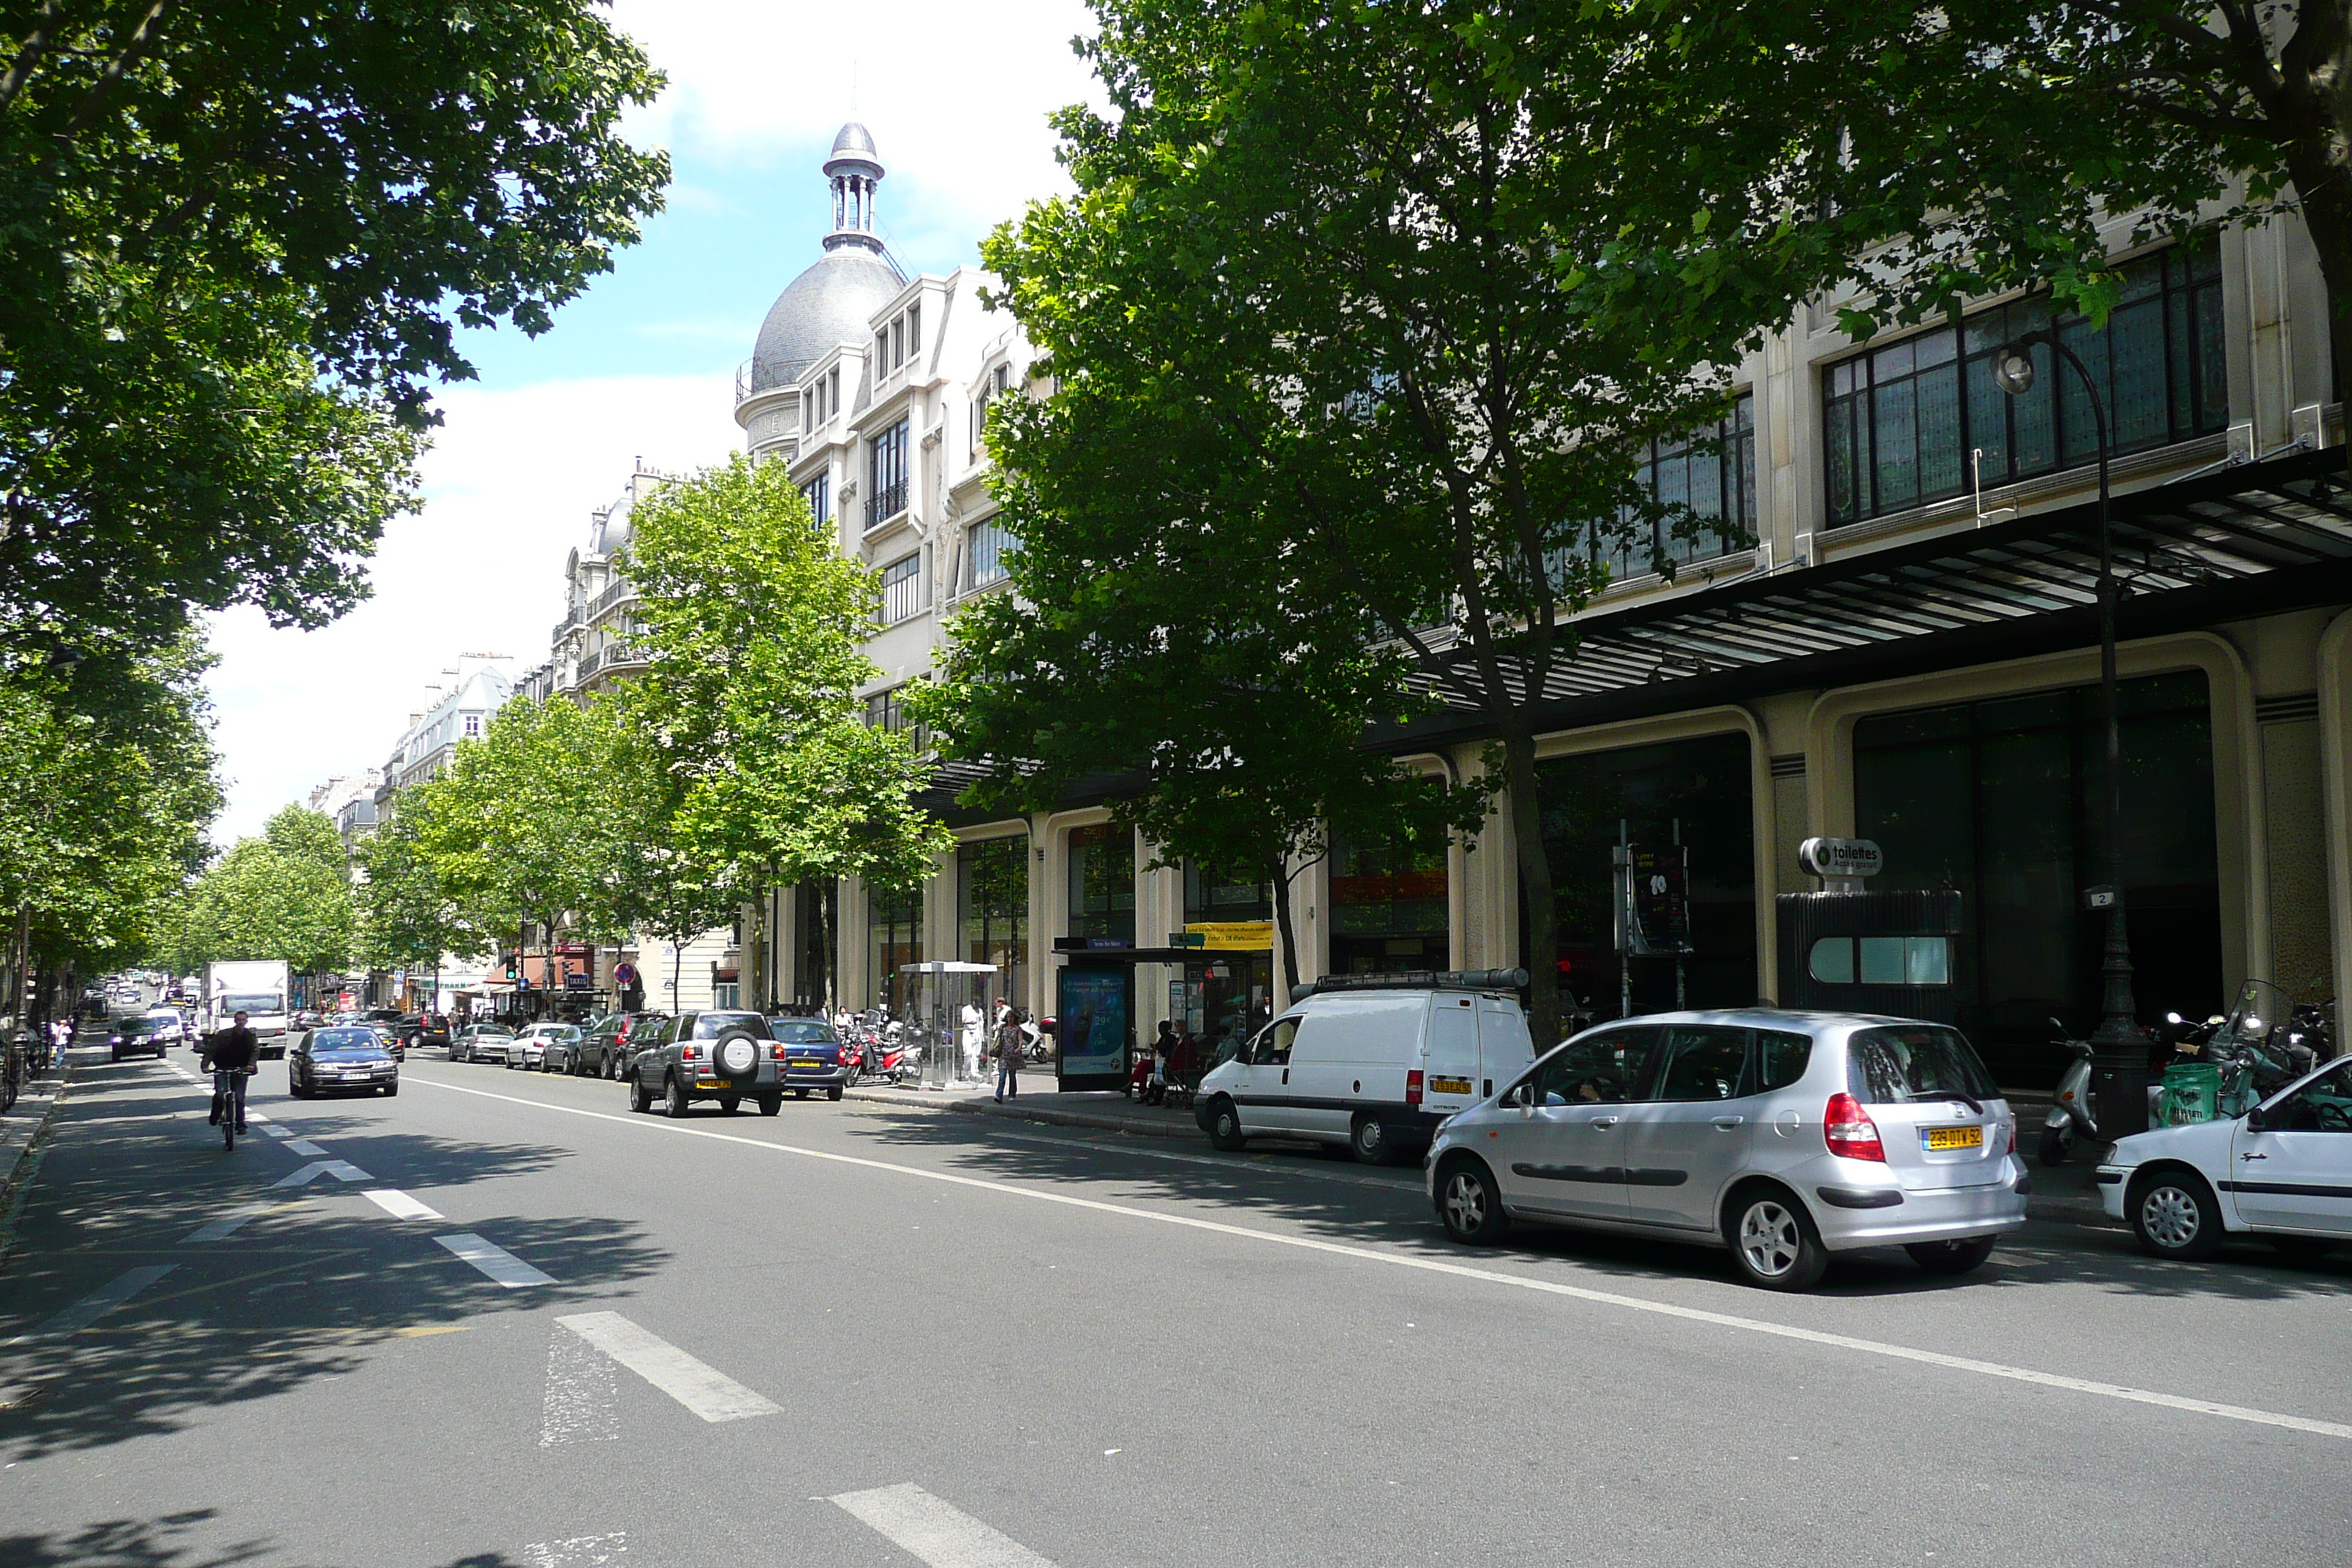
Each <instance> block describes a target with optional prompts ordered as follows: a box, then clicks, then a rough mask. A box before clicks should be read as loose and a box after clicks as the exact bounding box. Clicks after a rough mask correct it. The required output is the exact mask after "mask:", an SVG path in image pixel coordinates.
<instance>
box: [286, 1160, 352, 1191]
mask: <svg viewBox="0 0 2352 1568" xmlns="http://www.w3.org/2000/svg"><path fill="white" fill-rule="evenodd" d="M320 1176H332V1177H334V1178H335V1180H337V1181H339V1182H372V1181H373V1180H375V1178H374V1177H373V1176H371V1175H369V1174H368V1173H366V1172H365V1171H362V1170H361V1169H360V1168H359V1167H358V1166H357V1165H352V1164H348V1163H344V1162H343V1161H341V1160H313V1161H311V1162H310V1163H309V1164H307V1165H305V1166H303V1167H302V1168H301V1169H300V1170H299V1171H297V1172H295V1173H293V1174H292V1175H290V1176H288V1177H285V1178H284V1179H283V1180H280V1181H276V1182H272V1183H271V1184H270V1185H271V1186H274V1187H307V1186H309V1185H310V1184H311V1183H312V1182H315V1181H317V1180H318V1179H319V1178H320Z"/></svg>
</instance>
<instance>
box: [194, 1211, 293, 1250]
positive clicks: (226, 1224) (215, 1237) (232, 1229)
mask: <svg viewBox="0 0 2352 1568" xmlns="http://www.w3.org/2000/svg"><path fill="white" fill-rule="evenodd" d="M275 1206H276V1205H272V1204H240V1205H237V1206H236V1208H233V1209H231V1210H229V1211H228V1213H227V1214H226V1215H222V1216H221V1217H220V1218H219V1219H216V1220H214V1221H213V1222H212V1223H210V1224H209V1225H200V1226H196V1228H195V1229H194V1230H192V1231H190V1232H188V1234H187V1235H186V1236H184V1237H181V1245H182V1246H186V1245H188V1244H189V1243H191V1242H198V1241H219V1240H221V1239H223V1238H224V1237H229V1236H234V1235H235V1234H236V1232H237V1230H238V1229H239V1228H241V1227H242V1226H244V1224H245V1222H246V1221H247V1220H249V1219H251V1218H252V1217H253V1216H254V1215H264V1214H268V1212H269V1211H270V1210H271V1209H272V1208H273V1207H275Z"/></svg>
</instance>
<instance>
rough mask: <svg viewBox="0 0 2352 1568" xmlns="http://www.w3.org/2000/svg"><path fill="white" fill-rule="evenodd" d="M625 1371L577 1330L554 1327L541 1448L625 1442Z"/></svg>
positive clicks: (560, 1325)
mask: <svg viewBox="0 0 2352 1568" xmlns="http://www.w3.org/2000/svg"><path fill="white" fill-rule="evenodd" d="M620 1399H621V1388H620V1374H619V1373H618V1372H617V1371H616V1370H615V1368H614V1361H613V1358H612V1357H610V1356H608V1355H604V1354H602V1353H600V1352H598V1351H597V1350H596V1348H595V1347H594V1346H593V1345H591V1344H590V1343H589V1342H587V1341H586V1340H583V1339H582V1338H581V1337H580V1334H579V1331H577V1330H574V1329H572V1328H569V1327H567V1326H565V1325H562V1324H558V1325H556V1327H555V1328H553V1329H551V1331H549V1333H548V1338H547V1405H546V1409H545V1411H544V1413H543V1414H542V1415H541V1419H540V1426H539V1446H540V1447H542V1448H552V1447H556V1446H557V1445H559V1444H562V1443H616V1442H618V1441H620V1437H621V1405H620Z"/></svg>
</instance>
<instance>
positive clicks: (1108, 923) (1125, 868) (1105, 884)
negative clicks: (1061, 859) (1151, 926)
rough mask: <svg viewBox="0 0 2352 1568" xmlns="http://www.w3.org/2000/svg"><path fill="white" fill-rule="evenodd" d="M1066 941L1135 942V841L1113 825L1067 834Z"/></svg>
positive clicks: (1076, 830)
mask: <svg viewBox="0 0 2352 1568" xmlns="http://www.w3.org/2000/svg"><path fill="white" fill-rule="evenodd" d="M1066 934H1068V935H1070V936H1088V937H1105V938H1108V939H1111V940H1114V941H1118V942H1134V941H1135V835H1134V833H1133V832H1132V831H1131V830H1129V829H1128V828H1124V827H1120V826H1116V825H1115V824H1112V823H1108V822H1106V823H1102V824H1099V825H1097V826H1093V827H1073V828H1072V829H1070V926H1069V931H1067V933H1066Z"/></svg>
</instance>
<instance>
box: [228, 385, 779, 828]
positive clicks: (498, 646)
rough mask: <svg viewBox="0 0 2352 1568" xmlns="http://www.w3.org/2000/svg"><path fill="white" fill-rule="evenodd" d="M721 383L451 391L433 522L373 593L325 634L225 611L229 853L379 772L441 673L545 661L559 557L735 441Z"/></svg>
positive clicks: (393, 559)
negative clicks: (499, 661)
mask: <svg viewBox="0 0 2352 1568" xmlns="http://www.w3.org/2000/svg"><path fill="white" fill-rule="evenodd" d="M733 396H734V388H733V385H732V384H731V383H730V382H729V381H728V380H727V378H726V377H724V376H634V377H631V376H619V377H613V378H610V379H604V380H594V381H572V382H551V383H542V384H539V385H536V386H530V387H524V388H520V389H516V390H510V391H496V390H491V389H488V388H483V387H478V386H459V387H453V388H449V389H447V390H446V391H445V392H443V393H442V394H441V395H440V398H439V403H440V406H441V408H442V410H443V412H444V414H445V415H446V423H445V424H444V425H443V426H442V428H441V429H440V431H439V432H438V438H437V440H436V443H435V445H434V447H433V449H432V451H431V452H429V453H428V454H426V456H425V462H424V465H423V471H424V479H425V507H424V510H422V511H421V512H419V513H418V514H416V515H415V516H411V517H406V518H403V519H401V520H399V521H396V522H394V524H393V526H392V527H391V529H390V530H388V531H387V532H386V534H385V537H384V541H383V548H382V549H381V550H380V551H379V552H378V553H377V555H376V558H375V561H374V563H373V569H372V571H371V576H372V577H373V581H374V584H375V596H374V597H373V598H372V599H370V600H369V601H368V602H367V603H365V604H363V605H361V606H360V607H359V608H358V609H356V610H353V611H352V613H351V614H350V615H348V616H344V617H343V618H342V619H341V620H340V621H338V622H336V623H335V624H334V625H333V626H328V627H325V628H324V629H322V630H320V631H315V632H295V631H276V630H272V629H271V628H270V627H269V626H268V624H267V623H265V622H264V621H263V620H262V618H261V616H260V615H259V614H258V613H257V612H254V611H238V612H236V613H234V614H231V615H227V616H219V617H216V618H215V621H214V623H213V626H212V628H211V630H212V640H213V647H214V648H215V651H217V652H218V653H219V654H220V655H221V663H220V665H219V667H218V668H215V670H214V671H213V673H212V678H211V680H210V683H209V684H210V687H211V690H212V694H213V700H214V705H215V710H216V712H217V715H218V723H217V729H216V732H215V739H216V742H217V744H218V745H219V747H220V750H221V752H222V755H223V758H224V766H225V768H226V772H228V773H230V774H231V775H233V776H232V777H231V779H230V782H229V790H228V795H229V801H228V809H227V810H226V812H225V813H224V814H223V816H222V817H221V820H220V821H219V822H218V823H217V824H215V826H214V829H213V837H214V840H215V843H218V844H221V845H226V844H228V843H230V842H231V841H232V840H234V839H236V837H239V836H240V835H243V834H247V833H252V832H255V831H257V830H258V829H259V827H260V826H261V824H262V823H263V822H264V821H265V820H267V819H268V816H269V814H270V813H271V812H273V811H276V810H277V809H278V807H279V806H281V805H285V804H286V803H287V802H289V801H291V800H299V799H300V798H301V797H302V796H303V795H307V794H308V793H309V791H310V786H311V785H313V784H319V783H321V782H323V781H324V780H326V779H328V778H330V777H331V776H333V775H335V774H337V773H356V772H359V771H361V770H362V769H365V768H368V767H371V766H373V765H376V764H378V763H382V762H383V759H384V757H385V755H386V753H388V752H390V751H391V750H392V744H393V742H394V741H395V740H397V739H398V738H399V734H400V730H401V726H402V724H403V723H404V721H405V720H406V718H407V715H408V714H409V713H410V712H412V711H414V710H416V709H417V708H418V707H419V706H420V705H421V704H420V702H419V700H418V699H419V698H420V697H421V696H422V694H423V692H424V689H425V687H426V686H427V685H429V684H431V683H433V682H434V681H435V680H436V679H437V674H436V672H437V671H439V670H440V669H441V668H443V667H444V666H446V665H447V664H448V663H450V662H451V660H453V659H454V658H456V657H457V655H459V654H465V653H504V654H511V655H513V656H514V657H515V658H516V659H517V660H518V661H519V663H520V667H521V668H529V667H530V666H531V665H534V664H537V663H538V662H539V661H540V660H541V659H543V658H546V657H547V650H548V632H549V629H550V628H551V626H554V624H555V621H556V618H557V617H558V616H561V615H562V610H563V600H562V592H563V588H562V584H563V561H564V557H565V555H566V554H567V553H568V552H570V551H571V550H572V548H573V547H574V546H575V545H577V544H579V543H580V542H582V541H583V539H584V538H585V537H586V534H587V529H588V517H589V513H590V512H591V511H592V510H594V509H595V508H597V507H601V506H604V505H605V504H607V503H608V502H610V501H612V500H614V498H615V497H617V496H618V495H619V494H620V492H621V487H622V485H623V483H624V482H625V480H626V479H628V476H629V473H630V470H631V467H632V465H633V464H634V463H635V460H636V459H637V458H644V460H645V461H646V462H647V463H649V464H651V465H652V466H653V467H655V468H667V469H681V468H696V467H698V466H700V465H702V464H705V463H712V462H719V461H723V460H724V459H725V458H726V456H727V454H728V452H729V451H730V450H731V449H733V448H734V447H737V446H738V445H740V440H741V437H740V433H739V432H738V431H737V430H736V428H735V425H734V422H733V420H732V419H730V417H729V410H730V407H731V406H732V404H733Z"/></svg>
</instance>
